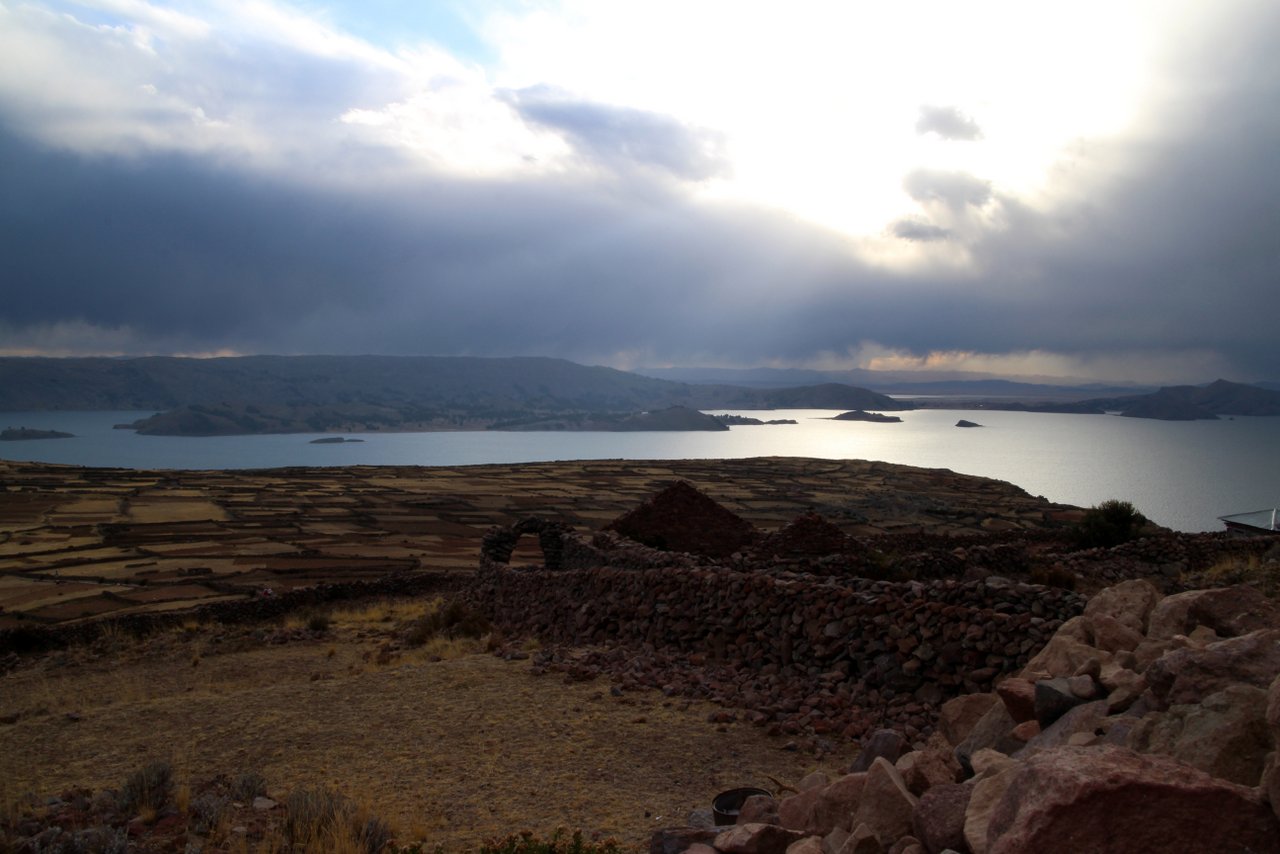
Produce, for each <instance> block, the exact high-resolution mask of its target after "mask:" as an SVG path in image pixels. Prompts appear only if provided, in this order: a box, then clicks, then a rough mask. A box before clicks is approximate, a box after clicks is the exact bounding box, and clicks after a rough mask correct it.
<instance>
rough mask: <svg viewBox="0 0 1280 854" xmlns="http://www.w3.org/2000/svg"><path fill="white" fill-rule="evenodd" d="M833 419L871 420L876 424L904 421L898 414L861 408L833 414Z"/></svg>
mask: <svg viewBox="0 0 1280 854" xmlns="http://www.w3.org/2000/svg"><path fill="white" fill-rule="evenodd" d="M831 420H832V421H871V422H873V423H875V424H896V423H900V422H901V421H902V419H901V418H899V417H898V416H896V415H883V414H881V413H879V412H864V411H863V410H861V409H855V410H853V411H852V412H842V413H840V414H839V415H833V416H831Z"/></svg>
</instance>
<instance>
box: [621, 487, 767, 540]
mask: <svg viewBox="0 0 1280 854" xmlns="http://www.w3.org/2000/svg"><path fill="white" fill-rule="evenodd" d="M606 530H610V531H616V532H618V533H619V534H622V535H623V536H624V537H628V538H630V539H632V540H635V541H636V542H638V543H643V544H644V545H647V546H652V547H654V548H660V549H666V550H669V551H676V552H690V553H693V554H699V555H707V556H709V557H728V556H729V555H731V554H733V553H734V552H737V551H741V550H742V549H743V548H745V547H746V546H747V545H749V544H750V543H751V542H752V541H753V540H754V539H755V537H756V529H755V527H754V526H752V524H751V523H750V522H748V521H747V520H745V519H743V518H742V517H741V516H739V515H737V514H736V513H734V512H732V511H731V510H728V509H727V508H725V507H723V506H721V505H720V504H718V503H717V502H716V501H715V500H713V499H711V498H709V497H707V496H706V495H705V494H704V493H702V492H701V491H699V490H698V489H697V488H696V487H694V486H693V485H692V484H690V483H688V482H687V481H683V480H678V481H675V482H673V483H672V484H670V485H669V486H667V487H666V488H665V489H663V490H662V491H661V492H659V493H658V494H657V495H654V496H653V497H651V498H650V499H649V500H647V501H645V502H644V503H643V504H641V505H640V506H639V507H637V508H636V509H634V510H632V511H631V512H629V513H626V514H624V515H622V516H620V517H618V518H617V519H615V520H614V521H613V522H611V523H609V525H608V527H607V528H606Z"/></svg>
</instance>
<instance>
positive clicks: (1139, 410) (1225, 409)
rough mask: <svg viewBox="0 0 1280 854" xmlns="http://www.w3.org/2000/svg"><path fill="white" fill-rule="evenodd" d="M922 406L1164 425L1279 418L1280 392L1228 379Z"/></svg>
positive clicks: (947, 401) (938, 401)
mask: <svg viewBox="0 0 1280 854" xmlns="http://www.w3.org/2000/svg"><path fill="white" fill-rule="evenodd" d="M917 403H918V404H919V405H921V406H924V407H930V408H938V409H994V410H1014V411H1020V412H1059V413H1074V414H1081V415H1101V414H1103V413H1106V412H1114V413H1117V414H1119V415H1123V416H1126V417H1128V418H1156V419H1159V420H1162V421H1197V420H1212V419H1214V418H1217V417H1219V416H1221V415H1280V391H1273V390H1271V389H1266V388H1261V387H1259V386H1255V385H1247V384H1244V383H1233V382H1229V381H1228V380H1216V381H1215V382H1212V383H1209V384H1208V385H1203V386H1192V385H1182V386H1166V387H1164V388H1161V389H1159V390H1157V391H1154V392H1151V393H1150V394H1132V395H1123V396H1120V397H1094V398H1089V399H1087V400H1076V401H1063V402H1057V403H1028V402H1025V401H1013V400H998V399H997V400H992V399H982V400H967V401H958V400H945V399H940V400H929V401H917Z"/></svg>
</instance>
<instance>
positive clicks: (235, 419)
mask: <svg viewBox="0 0 1280 854" xmlns="http://www.w3.org/2000/svg"><path fill="white" fill-rule="evenodd" d="M673 406H680V407H685V408H688V409H693V410H699V409H796V408H813V409H841V410H845V409H890V410H899V409H910V408H912V406H911V404H910V403H905V402H900V401H895V400H893V399H892V398H889V397H886V396H885V395H881V394H877V393H875V392H872V391H868V390H866V389H860V388H854V387H851V386H847V385H840V384H836V383H823V384H819V385H815V386H811V387H795V388H783V389H759V388H743V387H740V386H731V385H691V384H687V383H679V382H672V381H669V380H661V379H654V378H651V377H643V376H640V375H638V374H630V373H627V372H625V371H618V370H615V369H613V368H604V367H586V366H583V365H578V364H575V363H573V362H568V361H565V360H562V359H548V358H507V359H486V358H473V357H427V356H423V357H396V356H245V357H237V358H223V359H186V358H175V357H150V358H140V359H106V358H83V359H39V358H4V359H0V411H11V412H12V411H38V410H59V409H61V410H75V409H80V410H116V409H121V410H160V411H161V413H160V414H159V415H156V416H154V417H152V418H148V419H144V420H143V421H141V422H138V423H137V425H136V428H137V429H138V430H139V432H143V433H152V434H167V435H219V434H235V433H290V432H323V431H330V430H341V431H352V430H404V429H490V428H499V429H534V425H542V424H546V423H548V422H549V421H552V422H555V423H557V424H558V425H559V427H558V429H620V430H634V429H690V428H689V427H688V426H680V425H690V424H694V423H702V424H703V425H704V426H703V427H702V428H696V429H720V427H721V426H722V425H716V424H715V423H714V422H712V421H709V420H707V421H701V422H697V420H696V419H690V418H688V417H684V416H681V417H677V416H675V415H668V416H666V417H664V418H658V417H649V418H646V419H640V420H636V419H634V418H633V419H630V420H628V419H626V418H623V417H621V416H627V415H636V414H638V413H641V412H653V411H657V410H665V409H668V408H670V407H673ZM610 425H613V426H610ZM664 425H671V426H664Z"/></svg>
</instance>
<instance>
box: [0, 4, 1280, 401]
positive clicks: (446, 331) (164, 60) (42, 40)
mask: <svg viewBox="0 0 1280 854" xmlns="http://www.w3.org/2000/svg"><path fill="white" fill-rule="evenodd" d="M1278 43H1280V4H1277V3H1275V2H1274V0H1215V2H1212V3H1210V2H1204V0H1159V1H1158V2H1138V0H1134V2H1125V0H1106V2H1093V0H1072V1H1071V2H1069V3H1068V2H1059V0H1042V2H1035V3H1027V2H1025V0H1018V2H995V0H991V2H987V1H986V0H970V2H963V3H957V2H955V0H909V2H894V3H887V2H855V1H854V0H838V2H820V0H796V2H789V3H786V4H783V3H776V2H771V3H764V2H753V0H679V2H668V0H644V2H630V0H607V2H606V0H599V1H598V2H579V0H562V2H555V1H554V0H466V2H464V1H463V0H458V2H455V0H420V2H409V0H362V2H335V1H334V0H306V2H304V0H296V2H284V0H190V2H172V3H158V2H148V1H147V0H84V2H71V0H52V1H51V2H24V0H0V57H3V60H2V61H0V296H2V297H3V298H2V299H0V355H58V356H72V355H146V354H180V355H199V356H211V355H236V354H250V353H282V354H301V353H335V354H348V353H349V354H354V353H385V354H405V355H410V354H431V355H478V356H511V355H540V356H557V357H564V358H568V359H572V360H574V361H578V362H583V363H586V364H605V365H611V366H614V367H620V368H636V367H642V366H644V367H662V366H716V367H753V366H770V367H803V368H823V369H832V370H838V369H848V368H869V369H879V370H899V371H901V370H915V371H920V372H921V374H920V375H921V376H922V377H923V376H926V375H929V376H933V375H936V374H937V372H949V371H957V372H974V373H983V374H993V375H999V376H1007V377H1014V378H1036V379H1043V378H1060V379H1064V380H1072V381H1077V380H1098V381H1109V382H1139V383H1183V382H1195V383H1198V382H1207V381H1210V380H1213V379H1215V378H1217V377H1226V378H1228V379H1233V380H1238V381H1246V382H1247V381H1257V380H1277V379H1280V334H1277V326H1278V325H1280V324H1278V323H1277V321H1280V287H1277V286H1278V285H1280V62H1277V61H1276V59H1275V45H1276V44H1278Z"/></svg>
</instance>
